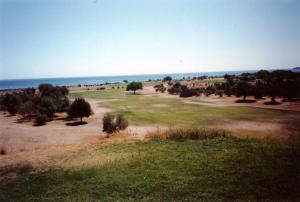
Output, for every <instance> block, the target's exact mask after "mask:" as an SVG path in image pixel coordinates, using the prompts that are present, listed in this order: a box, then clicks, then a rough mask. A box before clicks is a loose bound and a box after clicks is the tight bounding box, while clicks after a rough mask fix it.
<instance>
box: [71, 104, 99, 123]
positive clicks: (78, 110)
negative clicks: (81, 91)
mask: <svg viewBox="0 0 300 202" xmlns="http://www.w3.org/2000/svg"><path fill="white" fill-rule="evenodd" d="M92 113H93V112H92V109H91V106H90V104H89V103H88V102H87V101H85V100H84V99H83V98H76V99H75V101H74V102H73V103H72V104H71V106H70V110H69V115H70V117H72V118H78V117H79V118H80V122H81V123H82V118H83V117H89V116H90V115H91V114H92Z"/></svg>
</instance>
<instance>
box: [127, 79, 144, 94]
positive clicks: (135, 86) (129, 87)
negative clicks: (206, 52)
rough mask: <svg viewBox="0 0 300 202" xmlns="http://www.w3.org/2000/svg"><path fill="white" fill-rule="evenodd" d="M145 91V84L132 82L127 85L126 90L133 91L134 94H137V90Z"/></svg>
mask: <svg viewBox="0 0 300 202" xmlns="http://www.w3.org/2000/svg"><path fill="white" fill-rule="evenodd" d="M142 89H143V84H142V82H134V81H133V82H131V83H129V84H128V85H127V87H126V90H127V91H130V90H131V91H133V94H135V91H136V90H142Z"/></svg>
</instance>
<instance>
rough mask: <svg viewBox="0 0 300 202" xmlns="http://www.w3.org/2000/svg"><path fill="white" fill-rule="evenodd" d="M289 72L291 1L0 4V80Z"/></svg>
mask: <svg viewBox="0 0 300 202" xmlns="http://www.w3.org/2000/svg"><path fill="white" fill-rule="evenodd" d="M294 66H300V1H299V0H0V79H8V78H38V77H69V76H96V75H123V74H147V73H171V72H201V71H222V70H242V69H260V68H264V69H268V68H288V67H294Z"/></svg>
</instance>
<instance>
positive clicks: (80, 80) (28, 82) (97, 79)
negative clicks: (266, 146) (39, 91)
mask: <svg viewBox="0 0 300 202" xmlns="http://www.w3.org/2000/svg"><path fill="white" fill-rule="evenodd" d="M257 71H258V70H243V71H223V72H194V73H172V74H144V75H126V76H125V75H124V76H93V77H64V78H38V79H7V80H0V90H4V89H18V88H36V87H38V86H39V85H40V84H41V83H49V84H52V85H55V86H76V85H79V84H81V85H85V84H89V85H92V84H103V83H116V82H123V81H124V80H127V81H128V82H131V81H148V80H157V79H163V78H164V77H165V76H171V77H172V78H173V79H182V78H183V77H185V78H187V77H198V76H220V77H221V76H224V74H234V75H240V74H242V73H254V72H257Z"/></svg>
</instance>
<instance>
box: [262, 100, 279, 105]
mask: <svg viewBox="0 0 300 202" xmlns="http://www.w3.org/2000/svg"><path fill="white" fill-rule="evenodd" d="M264 104H265V105H280V104H281V102H277V101H268V102H264Z"/></svg>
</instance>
